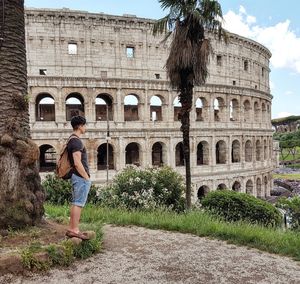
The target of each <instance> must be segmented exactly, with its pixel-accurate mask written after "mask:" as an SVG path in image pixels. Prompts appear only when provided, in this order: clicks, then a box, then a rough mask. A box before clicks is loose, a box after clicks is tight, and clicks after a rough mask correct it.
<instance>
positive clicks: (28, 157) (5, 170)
mask: <svg viewBox="0 0 300 284" xmlns="http://www.w3.org/2000/svg"><path fill="white" fill-rule="evenodd" d="M3 12H4V14H3ZM3 15H4V17H3ZM0 38H2V39H0V228H8V227H12V228H21V227H24V226H26V225H34V224H36V223H37V222H38V221H39V220H40V219H41V217H42V216H43V213H44V209H43V201H44V195H45V194H44V191H43V188H42V187H41V181H40V176H39V173H38V168H37V160H38V158H39V148H38V146H37V145H36V144H35V143H33V141H32V140H31V139H30V129H29V114H28V97H27V70H26V69H27V66H26V49H25V23H24V0H9V1H7V0H0Z"/></svg>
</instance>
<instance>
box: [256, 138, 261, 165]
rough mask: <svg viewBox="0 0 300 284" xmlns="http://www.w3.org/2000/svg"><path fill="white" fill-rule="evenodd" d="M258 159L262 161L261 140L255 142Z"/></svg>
mask: <svg viewBox="0 0 300 284" xmlns="http://www.w3.org/2000/svg"><path fill="white" fill-rule="evenodd" d="M255 152H256V161H261V160H262V159H261V143H260V140H256V143H255Z"/></svg>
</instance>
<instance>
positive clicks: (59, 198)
mask: <svg viewBox="0 0 300 284" xmlns="http://www.w3.org/2000/svg"><path fill="white" fill-rule="evenodd" d="M42 186H43V188H44V189H45V192H46V201H47V202H49V203H52V204H57V205H64V204H66V203H69V202H70V201H71V200H72V185H71V181H70V180H63V179H61V178H59V177H57V176H56V175H53V174H49V175H47V176H46V179H45V180H44V181H43V182H42ZM96 192H97V187H96V186H95V185H93V184H92V186H91V189H90V192H89V195H88V201H87V202H88V203H92V204H95V203H96V202H97V200H98V198H97V195H96Z"/></svg>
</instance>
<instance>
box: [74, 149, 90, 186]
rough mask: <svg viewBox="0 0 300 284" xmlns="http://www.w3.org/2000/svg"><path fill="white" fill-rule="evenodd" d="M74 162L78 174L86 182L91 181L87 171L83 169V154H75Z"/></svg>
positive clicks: (78, 152) (77, 152)
mask: <svg viewBox="0 0 300 284" xmlns="http://www.w3.org/2000/svg"><path fill="white" fill-rule="evenodd" d="M73 160H74V167H75V168H76V170H77V172H78V173H79V174H80V175H81V176H82V177H83V178H84V179H86V180H89V179H90V177H89V175H88V174H87V172H86V171H85V168H84V167H83V165H82V163H81V152H80V151H76V152H74V153H73Z"/></svg>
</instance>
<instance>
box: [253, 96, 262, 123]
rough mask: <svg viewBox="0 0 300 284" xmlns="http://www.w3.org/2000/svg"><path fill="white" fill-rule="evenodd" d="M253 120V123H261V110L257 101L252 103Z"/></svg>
mask: <svg viewBox="0 0 300 284" xmlns="http://www.w3.org/2000/svg"><path fill="white" fill-rule="evenodd" d="M254 120H255V122H261V109H260V105H259V103H258V102H257V101H256V102H254Z"/></svg>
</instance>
